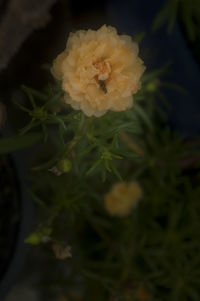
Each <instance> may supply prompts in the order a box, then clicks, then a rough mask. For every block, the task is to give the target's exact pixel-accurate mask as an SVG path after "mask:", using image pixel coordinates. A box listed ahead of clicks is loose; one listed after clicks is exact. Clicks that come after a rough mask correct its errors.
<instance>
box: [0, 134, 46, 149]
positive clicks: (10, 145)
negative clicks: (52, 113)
mask: <svg viewBox="0 0 200 301" xmlns="http://www.w3.org/2000/svg"><path fill="white" fill-rule="evenodd" d="M42 137H43V135H42V133H31V134H30V133H29V134H25V135H23V136H22V135H16V136H11V137H7V138H1V139H0V154H5V153H10V152H13V151H16V150H19V149H23V148H26V147H29V146H31V145H33V144H35V143H37V142H39V141H40V140H41V139H42Z"/></svg>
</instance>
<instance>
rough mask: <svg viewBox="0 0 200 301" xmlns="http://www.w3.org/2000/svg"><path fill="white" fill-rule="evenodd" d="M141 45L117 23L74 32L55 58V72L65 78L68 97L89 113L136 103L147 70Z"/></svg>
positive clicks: (73, 103) (97, 114)
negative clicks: (135, 99)
mask: <svg viewBox="0 0 200 301" xmlns="http://www.w3.org/2000/svg"><path fill="white" fill-rule="evenodd" d="M138 51H139V50H138V45H137V43H135V42H133V41H132V39H131V37H129V36H127V35H118V34H117V31H116V29H115V28H114V27H111V26H106V25H104V26H102V27H101V28H100V29H98V30H97V31H95V30H91V29H89V30H87V31H86V30H79V31H77V32H75V33H71V34H70V36H69V39H68V41H67V45H66V49H65V50H64V51H63V52H62V53H61V54H59V55H58V56H57V58H56V59H55V60H54V62H53V66H52V68H51V72H52V74H53V76H54V77H55V78H56V79H58V80H61V81H62V89H63V90H64V92H65V94H64V101H65V102H66V103H68V104H70V105H71V106H72V107H73V108H74V109H76V110H79V109H80V110H82V111H83V112H84V113H85V114H86V115H87V116H92V115H94V116H96V117H99V116H102V115H103V114H105V113H106V111H107V110H113V111H124V110H126V109H128V108H130V107H131V106H132V103H133V96H132V95H133V94H135V93H136V92H137V91H138V89H139V88H140V86H141V83H140V77H141V75H142V73H143V72H144V70H145V67H144V65H143V61H142V60H141V59H140V58H139V57H138Z"/></svg>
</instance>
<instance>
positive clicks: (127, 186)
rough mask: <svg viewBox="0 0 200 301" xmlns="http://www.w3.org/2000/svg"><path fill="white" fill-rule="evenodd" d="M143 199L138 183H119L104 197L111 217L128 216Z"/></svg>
mask: <svg viewBox="0 0 200 301" xmlns="http://www.w3.org/2000/svg"><path fill="white" fill-rule="evenodd" d="M141 197H142V189H141V187H140V185H139V184H138V183H137V182H131V183H126V182H118V183H115V184H114V185H113V186H112V188H111V190H110V191H109V192H108V193H107V194H106V195H105V196H104V202H105V208H106V210H107V211H108V212H109V213H110V214H111V215H118V216H125V215H128V214H129V213H130V211H131V209H132V208H133V207H135V206H136V205H137V204H138V201H139V200H140V198H141Z"/></svg>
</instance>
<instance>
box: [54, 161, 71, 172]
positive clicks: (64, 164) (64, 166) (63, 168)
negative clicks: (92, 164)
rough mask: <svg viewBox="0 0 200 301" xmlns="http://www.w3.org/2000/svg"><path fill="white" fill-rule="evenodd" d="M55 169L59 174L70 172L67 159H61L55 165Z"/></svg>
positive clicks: (69, 164)
mask: <svg viewBox="0 0 200 301" xmlns="http://www.w3.org/2000/svg"><path fill="white" fill-rule="evenodd" d="M56 167H57V168H58V170H59V171H60V172H61V173H66V172H69V171H70V170H71V167H72V163H71V161H69V160H68V159H62V160H60V161H59V162H58V163H57V166H56Z"/></svg>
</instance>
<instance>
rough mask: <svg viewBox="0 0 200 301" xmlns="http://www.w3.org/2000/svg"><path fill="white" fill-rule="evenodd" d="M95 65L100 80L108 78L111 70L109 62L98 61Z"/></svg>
mask: <svg viewBox="0 0 200 301" xmlns="http://www.w3.org/2000/svg"><path fill="white" fill-rule="evenodd" d="M94 67H95V68H96V69H97V70H98V71H99V74H98V75H97V78H98V80H99V81H104V80H106V79H108V77H109V74H110V72H111V67H110V64H109V63H108V62H105V61H103V62H97V63H95V64H94Z"/></svg>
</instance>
